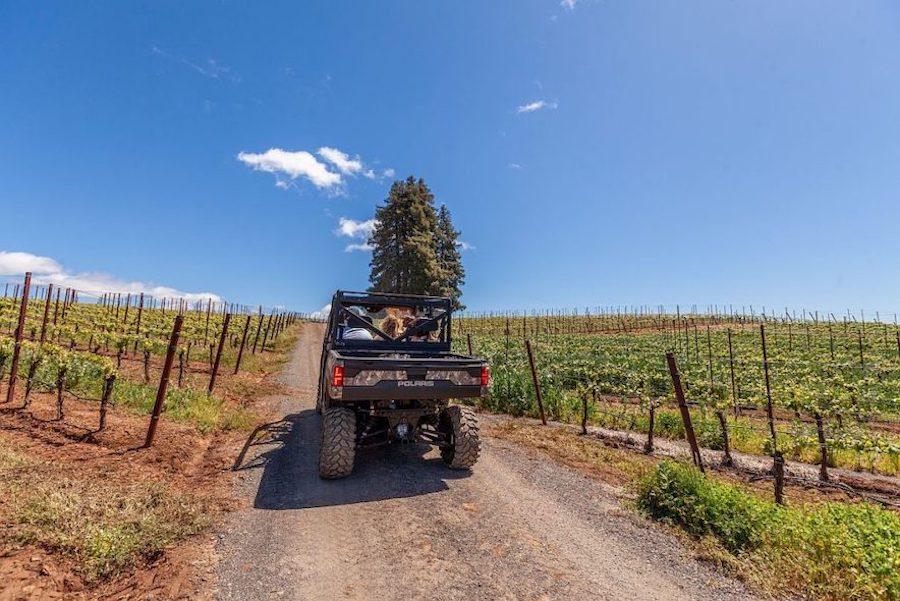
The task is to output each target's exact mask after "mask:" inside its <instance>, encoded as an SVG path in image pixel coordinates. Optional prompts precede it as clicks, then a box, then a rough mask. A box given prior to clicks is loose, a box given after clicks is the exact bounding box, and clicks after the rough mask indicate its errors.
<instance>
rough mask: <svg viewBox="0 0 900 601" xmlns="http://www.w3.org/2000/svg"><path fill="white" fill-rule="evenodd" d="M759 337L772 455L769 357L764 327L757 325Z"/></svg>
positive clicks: (775, 446) (774, 442)
mask: <svg viewBox="0 0 900 601" xmlns="http://www.w3.org/2000/svg"><path fill="white" fill-rule="evenodd" d="M759 335H760V340H761V341H762V359H763V373H764V374H765V378H766V419H767V420H768V422H769V434H770V435H771V436H772V454H773V455H775V454H777V453H778V441H777V439H776V438H775V416H774V414H773V411H772V385H771V382H770V381H769V356H768V354H767V353H766V326H765V325H764V324H759Z"/></svg>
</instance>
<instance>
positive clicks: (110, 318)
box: [0, 277, 301, 431]
mask: <svg viewBox="0 0 900 601" xmlns="http://www.w3.org/2000/svg"><path fill="white" fill-rule="evenodd" d="M26 281H28V278H27V277H26ZM19 290H20V288H19V286H18V285H16V286H15V287H14V288H13V290H12V293H10V286H9V285H6V286H5V290H4V297H3V298H0V385H2V384H3V383H4V381H5V383H6V391H5V394H4V395H3V398H0V403H4V402H5V403H13V402H14V401H15V404H14V405H13V406H15V407H16V408H18V409H25V408H27V407H28V406H29V404H30V401H31V398H32V395H33V392H34V391H42V392H55V393H56V398H57V403H56V419H58V420H62V419H63V418H64V407H65V405H64V401H65V398H66V396H70V397H75V398H79V399H82V400H89V401H97V402H98V403H99V405H98V408H99V415H98V422H97V427H96V431H100V430H103V428H104V427H105V422H106V413H107V409H108V407H109V406H111V405H114V404H115V403H116V402H117V401H119V400H122V401H125V402H126V403H127V404H128V405H129V406H132V407H135V408H137V409H139V410H141V411H142V412H149V411H150V410H151V408H152V406H153V403H154V398H155V397H156V395H157V392H158V391H159V390H162V391H163V398H164V403H163V405H164V406H166V409H174V410H175V411H176V412H179V411H180V412H181V413H183V414H185V415H190V416H193V415H195V414H196V413H197V412H198V411H203V410H204V407H209V405H210V403H218V404H221V402H222V400H221V399H216V398H215V397H214V396H213V385H214V382H215V378H216V374H217V373H218V372H225V371H226V370H229V371H231V372H232V373H235V374H236V373H238V370H239V368H240V365H241V361H242V359H243V361H244V362H245V364H246V362H247V361H248V360H250V359H249V357H252V356H253V355H256V354H257V353H258V352H259V353H261V352H263V351H265V350H271V348H272V345H273V344H274V343H275V340H276V339H277V337H278V336H279V334H280V333H281V332H282V331H283V330H284V329H285V328H287V327H288V326H289V325H290V324H292V323H294V322H295V321H297V320H299V319H300V318H301V316H300V315H299V314H296V313H292V312H283V311H277V310H272V311H269V312H265V313H264V312H263V310H262V308H261V307H259V308H256V309H255V310H253V309H250V308H248V307H244V306H239V305H233V304H225V303H220V302H214V301H213V300H212V299H206V301H205V302H196V303H192V304H189V303H187V302H185V301H184V300H183V299H154V298H152V297H150V296H145V295H143V294H135V295H131V294H103V295H101V296H100V297H99V298H96V297H95V298H91V299H89V300H91V301H93V302H80V300H81V299H80V298H79V294H78V292H77V291H75V290H72V289H66V290H65V292H64V294H62V292H63V291H62V290H60V289H56V288H54V287H53V286H52V285H51V286H47V287H30V286H28V285H27V284H25V285H23V286H22V288H21V290H22V293H21V294H20V293H19ZM26 294H27V297H26ZM23 309H24V310H23ZM176 315H180V319H179V320H178V321H179V322H180V334H179V336H178V337H177V344H176V345H175V347H173V348H171V349H170V341H171V337H172V330H173V323H174V322H175V321H176ZM20 323H21V324H22V328H21V331H19V330H20V328H19V324H20ZM169 351H171V353H169ZM167 354H171V355H172V358H171V361H169V362H170V363H171V365H172V366H171V371H172V375H171V380H172V384H173V385H172V386H171V387H169V386H167V385H166V386H164V385H163V383H162V382H161V381H160V375H161V374H160V372H165V369H164V367H163V365H164V363H165V362H164V361H163V359H164V358H165V357H166V355H167ZM14 374H15V375H14ZM14 377H15V382H14V381H13V378H14ZM168 378H169V374H168V373H164V379H168ZM157 382H159V387H157V386H156V383H157ZM17 384H19V390H18V391H17V390H16V385H17ZM16 393H18V394H16ZM14 397H15V398H14ZM192 421H195V422H197V421H198V420H192ZM198 425H200V426H201V427H203V426H211V425H213V424H211V423H206V422H204V421H203V420H202V419H201V420H199V422H198Z"/></svg>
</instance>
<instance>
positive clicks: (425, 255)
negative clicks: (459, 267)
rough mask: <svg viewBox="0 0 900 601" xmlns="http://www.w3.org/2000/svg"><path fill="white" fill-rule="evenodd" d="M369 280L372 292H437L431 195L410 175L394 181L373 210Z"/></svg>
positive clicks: (432, 200)
mask: <svg viewBox="0 0 900 601" xmlns="http://www.w3.org/2000/svg"><path fill="white" fill-rule="evenodd" d="M375 221H376V226H375V229H374V230H373V232H372V236H371V238H369V244H370V245H371V246H372V261H371V263H370V266H371V273H370V274H369V282H371V284H372V286H371V287H370V290H372V291H373V292H399V293H401V294H439V293H440V289H439V282H440V281H441V268H440V265H439V264H438V261H437V255H436V253H435V245H434V232H435V230H436V228H437V215H436V213H435V210H434V195H433V194H432V193H431V190H429V189H428V186H427V185H425V182H424V181H423V180H421V179H419V180H416V179H415V178H413V177H412V176H410V177H408V178H407V179H406V181H397V182H394V184H393V185H392V186H391V191H390V193H389V194H388V198H387V200H386V201H385V203H384V204H383V205H381V206H379V207H377V208H376V210H375Z"/></svg>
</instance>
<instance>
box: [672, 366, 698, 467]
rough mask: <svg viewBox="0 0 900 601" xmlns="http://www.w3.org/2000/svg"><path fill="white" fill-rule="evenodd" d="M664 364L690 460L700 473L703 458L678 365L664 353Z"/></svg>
mask: <svg viewBox="0 0 900 601" xmlns="http://www.w3.org/2000/svg"><path fill="white" fill-rule="evenodd" d="M666 363H668V365H669V375H671V376H672V386H673V387H674V388H675V398H676V399H677V400H678V410H679V411H680V412H681V420H682V421H683V422H684V433H685V436H687V439H688V444H690V445H691V460H692V461H693V462H694V465H696V466H697V467H698V468H699V469H700V471H701V472H704V471H705V470H704V469H703V457H701V456H700V447H699V446H697V437H696V436H695V435H694V425H693V424H692V423H691V413H690V412H689V411H688V407H687V402H686V401H685V400H684V388H682V387H681V375H680V374H679V373H678V365H677V364H676V363H675V355H673V354H672V353H671V352H668V353H666Z"/></svg>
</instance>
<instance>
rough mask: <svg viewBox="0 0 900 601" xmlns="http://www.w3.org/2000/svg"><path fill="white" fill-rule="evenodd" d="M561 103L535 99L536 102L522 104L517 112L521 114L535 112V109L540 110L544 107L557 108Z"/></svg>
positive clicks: (517, 108)
mask: <svg viewBox="0 0 900 601" xmlns="http://www.w3.org/2000/svg"><path fill="white" fill-rule="evenodd" d="M558 107H559V105H558V104H557V103H556V102H547V101H546V100H535V101H534V102H529V103H528V104H522V105H519V106H517V107H516V112H517V113H519V114H522V113H533V112H535V111H540V110H543V109H547V110H551V111H552V110H555V109H556V108H558Z"/></svg>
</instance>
